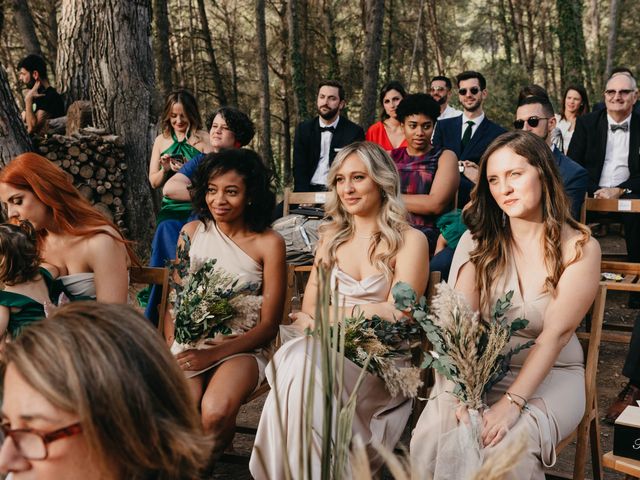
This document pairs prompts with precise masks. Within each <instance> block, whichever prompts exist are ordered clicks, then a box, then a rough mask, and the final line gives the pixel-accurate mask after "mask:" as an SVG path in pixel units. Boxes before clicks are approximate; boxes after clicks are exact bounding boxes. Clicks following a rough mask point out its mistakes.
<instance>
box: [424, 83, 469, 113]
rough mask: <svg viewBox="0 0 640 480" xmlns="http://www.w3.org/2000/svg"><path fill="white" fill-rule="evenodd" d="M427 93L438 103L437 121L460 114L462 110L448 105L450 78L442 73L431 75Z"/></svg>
mask: <svg viewBox="0 0 640 480" xmlns="http://www.w3.org/2000/svg"><path fill="white" fill-rule="evenodd" d="M429 94H430V95H431V96H432V97H433V99H434V100H435V101H436V102H438V104H439V105H440V116H439V117H438V121H439V120H445V119H447V118H453V117H459V116H460V115H462V111H460V110H458V109H457V108H453V107H452V106H451V105H449V100H451V80H449V78H448V77H445V76H443V75H437V76H435V77H433V78H432V79H431V88H429Z"/></svg>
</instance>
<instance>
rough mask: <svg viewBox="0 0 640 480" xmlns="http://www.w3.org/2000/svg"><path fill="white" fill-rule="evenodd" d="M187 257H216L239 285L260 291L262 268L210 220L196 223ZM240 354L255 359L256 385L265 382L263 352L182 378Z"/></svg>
mask: <svg viewBox="0 0 640 480" xmlns="http://www.w3.org/2000/svg"><path fill="white" fill-rule="evenodd" d="M189 258H190V260H191V261H192V262H204V261H206V260H209V259H211V258H215V259H216V266H217V267H219V268H221V269H223V270H224V271H226V272H227V273H230V274H233V275H235V276H236V277H237V278H238V285H242V284H254V285H257V286H258V291H259V290H261V288H262V265H260V264H259V263H258V262H256V261H255V260H254V259H253V258H252V257H251V256H249V254H248V253H246V252H245V251H244V250H242V249H241V248H240V247H239V246H238V245H236V244H235V242H234V241H233V240H232V239H231V238H229V237H228V236H227V235H225V234H224V233H223V232H222V231H221V230H220V229H219V228H218V226H217V225H216V223H215V222H213V221H209V222H208V225H206V226H205V225H204V223H202V222H199V223H198V226H197V227H196V231H195V232H194V234H193V236H192V238H191V248H190V250H189ZM258 321H259V320H258ZM232 333H234V334H242V333H243V332H241V331H233V332H232ZM241 355H249V356H251V357H254V358H255V359H256V362H257V364H258V383H257V385H260V384H261V383H262V381H263V380H264V371H265V367H266V365H267V363H268V359H267V355H268V353H267V351H266V350H263V349H258V350H255V351H253V352H246V353H238V354H235V355H231V356H228V357H225V358H223V359H222V360H220V361H218V362H216V363H214V364H211V365H209V366H208V367H207V368H205V369H203V370H200V371H192V370H187V371H185V376H186V377H187V378H191V377H195V376H196V375H199V374H201V373H203V372H205V371H207V370H210V369H212V368H214V367H216V366H217V365H220V364H221V363H223V362H225V361H227V360H229V359H230V358H234V357H238V356H241Z"/></svg>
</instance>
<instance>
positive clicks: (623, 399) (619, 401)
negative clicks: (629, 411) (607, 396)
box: [604, 382, 640, 423]
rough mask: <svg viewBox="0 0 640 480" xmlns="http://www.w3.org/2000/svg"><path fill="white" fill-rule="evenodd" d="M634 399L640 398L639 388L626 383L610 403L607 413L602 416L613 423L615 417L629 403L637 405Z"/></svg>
mask: <svg viewBox="0 0 640 480" xmlns="http://www.w3.org/2000/svg"><path fill="white" fill-rule="evenodd" d="M636 400H640V388H638V387H636V386H634V385H631V383H630V382H629V383H627V384H626V385H625V386H624V388H623V389H622V391H621V392H620V393H619V394H618V398H616V400H615V401H614V402H613V403H612V404H611V406H610V407H609V410H607V415H606V416H605V417H604V418H605V420H606V421H607V422H608V423H614V422H615V421H616V418H618V416H619V415H620V414H621V413H622V411H623V410H624V409H625V408H627V407H628V406H629V405H637V404H636Z"/></svg>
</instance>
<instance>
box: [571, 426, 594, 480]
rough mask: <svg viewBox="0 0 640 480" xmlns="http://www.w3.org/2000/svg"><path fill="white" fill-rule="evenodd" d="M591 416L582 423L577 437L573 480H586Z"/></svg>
mask: <svg viewBox="0 0 640 480" xmlns="http://www.w3.org/2000/svg"><path fill="white" fill-rule="evenodd" d="M590 422H591V420H590V418H589V415H588V414H586V415H585V417H584V418H583V419H582V421H581V422H580V425H579V426H578V431H577V437H576V456H575V460H574V464H573V479H574V480H584V470H585V466H586V464H587V442H588V441H589V440H588V439H589V425H590Z"/></svg>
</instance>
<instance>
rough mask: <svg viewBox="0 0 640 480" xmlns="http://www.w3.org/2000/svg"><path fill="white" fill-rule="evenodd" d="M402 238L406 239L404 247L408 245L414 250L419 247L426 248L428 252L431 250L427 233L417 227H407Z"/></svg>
mask: <svg viewBox="0 0 640 480" xmlns="http://www.w3.org/2000/svg"><path fill="white" fill-rule="evenodd" d="M402 239H403V241H404V245H403V248H405V247H406V248H409V249H412V250H413V249H417V248H419V249H424V248H426V249H427V252H428V251H429V241H428V240H427V237H426V235H425V234H424V233H422V232H421V231H420V230H418V229H416V228H413V227H407V228H405V229H404V231H403V232H402Z"/></svg>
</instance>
